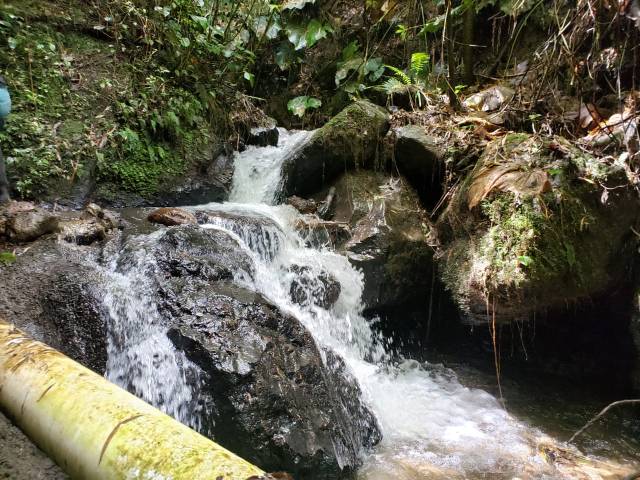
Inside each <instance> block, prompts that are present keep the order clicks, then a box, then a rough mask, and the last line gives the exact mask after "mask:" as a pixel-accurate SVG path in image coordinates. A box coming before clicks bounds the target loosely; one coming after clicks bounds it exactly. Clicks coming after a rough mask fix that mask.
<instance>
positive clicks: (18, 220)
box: [5, 208, 58, 242]
mask: <svg viewBox="0 0 640 480" xmlns="http://www.w3.org/2000/svg"><path fill="white" fill-rule="evenodd" d="M57 227H58V218H57V217H56V216H55V215H53V214H51V213H49V212H47V211H46V210H42V209H40V208H36V209H34V210H29V211H20V212H17V213H16V214H15V215H13V216H9V218H8V220H7V222H6V226H5V232H6V234H7V236H8V237H9V239H10V240H11V241H14V242H29V241H33V240H35V239H37V238H40V237H42V236H43V235H46V234H48V233H53V232H54V231H55V230H56V228H57Z"/></svg>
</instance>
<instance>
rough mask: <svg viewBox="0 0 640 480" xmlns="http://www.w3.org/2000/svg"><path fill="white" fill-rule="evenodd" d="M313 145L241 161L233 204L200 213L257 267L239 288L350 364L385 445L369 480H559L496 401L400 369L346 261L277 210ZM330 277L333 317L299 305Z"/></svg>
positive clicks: (369, 464) (430, 373) (452, 381)
mask: <svg viewBox="0 0 640 480" xmlns="http://www.w3.org/2000/svg"><path fill="white" fill-rule="evenodd" d="M307 135H308V134H306V133H304V132H303V133H287V132H284V131H283V132H282V134H281V138H283V143H284V144H283V145H282V146H281V147H279V148H275V147H266V148H250V149H247V150H246V151H244V152H242V153H238V154H237V155H236V157H235V165H236V174H235V176H234V185H233V190H232V195H231V198H230V202H229V203H226V204H216V203H212V204H208V205H202V206H198V207H194V209H197V210H205V211H209V212H210V213H211V214H210V220H209V223H208V224H206V225H203V228H216V229H222V230H225V231H227V232H228V233H229V234H232V235H234V236H235V237H236V238H237V239H238V241H239V242H241V244H242V245H243V247H244V249H245V250H246V251H247V253H248V254H249V255H250V256H251V257H252V258H253V261H254V263H255V267H256V274H255V275H254V278H253V279H247V278H246V276H243V277H239V278H237V279H236V281H237V282H238V283H242V284H246V285H247V286H248V287H250V288H252V289H254V290H256V291H259V292H260V293H262V294H263V295H264V296H265V297H266V298H268V299H269V300H270V301H271V302H273V303H274V304H275V305H277V306H278V307H279V308H280V309H281V310H282V311H284V312H287V313H289V314H291V315H294V316H295V317H296V318H298V319H299V320H300V321H301V322H302V323H303V324H304V325H305V326H306V327H307V328H308V329H309V331H310V332H311V333H312V335H313V337H314V339H315V341H316V342H317V343H318V344H319V345H321V346H323V347H326V348H329V349H332V350H333V351H335V352H336V353H338V354H339V355H340V356H342V358H343V359H344V360H345V362H346V364H347V365H348V367H349V368H350V370H351V371H352V373H353V374H354V376H355V378H356V379H357V380H358V382H359V384H360V387H361V388H362V390H363V395H364V397H365V401H366V402H367V403H368V404H369V406H370V407H371V408H372V410H373V411H374V413H375V415H376V416H377V418H378V420H379V422H380V425H381V428H382V433H383V436H384V437H383V441H382V443H381V445H379V447H378V448H377V449H376V451H375V452H373V453H371V454H370V455H369V458H368V459H367V461H366V462H365V467H364V468H363V470H362V472H361V478H365V479H386V478H389V479H391V478H394V479H395V478H401V475H400V474H399V472H401V471H403V469H405V470H406V469H407V468H409V467H408V466H410V470H411V471H413V472H419V471H423V469H424V468H426V466H429V468H431V467H432V466H433V467H437V468H438V469H440V470H441V471H446V472H449V474H451V475H463V476H464V477H465V478H473V476H474V475H477V477H476V478H485V477H484V476H483V475H486V474H487V473H488V472H494V473H495V472H497V471H499V472H501V473H504V474H506V475H508V474H513V475H515V474H518V473H521V472H523V471H527V472H529V473H531V474H535V475H536V478H554V477H553V476H548V477H547V476H546V473H545V472H546V469H547V468H548V467H547V466H545V463H544V461H543V460H542V458H541V457H540V456H539V455H538V453H537V452H536V446H535V445H536V441H537V440H540V439H542V438H543V436H542V434H541V433H540V432H538V431H536V430H534V429H531V428H529V427H528V426H526V425H525V424H523V423H521V422H519V421H517V420H516V419H515V418H513V417H512V416H510V415H509V414H508V413H507V412H506V411H505V410H504V409H503V408H502V407H501V405H500V404H499V402H498V401H497V400H496V399H495V398H494V397H493V396H491V395H489V394H488V393H486V392H484V391H482V390H477V389H469V388H466V387H464V386H463V385H461V384H460V382H459V381H458V379H457V378H456V376H455V374H454V373H453V372H452V371H450V370H448V369H445V368H443V367H441V366H437V365H429V364H426V363H419V362H416V361H412V360H402V361H400V362H396V363H394V362H393V361H392V358H391V357H390V355H389V354H388V353H387V351H386V349H385V342H384V339H383V338H381V337H380V335H378V334H377V333H376V332H375V331H374V330H373V328H372V327H371V325H370V322H369V321H368V320H367V319H365V318H364V316H363V314H362V311H363V308H364V306H363V305H362V301H361V298H362V291H363V278H362V275H361V274H360V273H359V272H358V271H356V270H355V269H354V267H353V266H352V265H351V264H350V263H349V262H348V260H347V258H346V257H345V256H343V255H340V254H338V253H336V252H333V251H331V250H330V249H328V248H319V249H315V248H309V247H308V246H306V245H305V241H304V238H302V237H301V236H300V234H299V233H298V232H297V231H296V229H295V223H296V219H297V218H298V213H297V212H296V211H295V210H294V209H293V208H292V207H289V206H286V205H271V204H272V203H273V202H274V201H275V200H274V199H275V197H276V194H277V191H278V186H279V184H280V182H281V179H280V171H281V164H282V161H283V159H284V158H286V156H287V154H288V153H289V152H290V150H291V149H292V148H295V147H296V146H297V145H298V144H299V142H301V141H304V139H305V138H306V137H307ZM246 219H252V221H250V222H247V221H246ZM248 225H251V226H248ZM256 225H257V227H256ZM302 276H304V278H301V277H302ZM323 276H325V277H326V276H329V277H330V278H333V279H335V280H336V281H337V282H338V283H339V285H340V294H339V297H338V300H337V302H336V303H335V304H334V305H332V306H330V308H328V309H327V308H326V306H324V307H323V306H322V305H320V303H321V302H317V301H308V302H302V303H300V302H298V303H296V302H295V301H294V300H293V299H292V295H291V286H292V283H293V282H295V283H296V285H297V288H303V289H304V290H305V292H304V293H305V297H306V298H311V299H313V298H318V297H319V296H321V295H322V293H323V290H324V289H325V288H326V286H325V285H324V284H323V283H322V282H321V281H319V279H321V278H323ZM406 478H420V477H418V476H415V475H413V474H412V475H410V476H407V477H406ZM505 478H511V477H505ZM555 478H557V477H555Z"/></svg>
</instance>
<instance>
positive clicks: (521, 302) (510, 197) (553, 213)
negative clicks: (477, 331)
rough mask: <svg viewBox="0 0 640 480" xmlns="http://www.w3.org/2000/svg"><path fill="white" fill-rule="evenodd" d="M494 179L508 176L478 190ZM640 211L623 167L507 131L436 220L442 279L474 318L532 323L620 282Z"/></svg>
mask: <svg viewBox="0 0 640 480" xmlns="http://www.w3.org/2000/svg"><path fill="white" fill-rule="evenodd" d="M499 169H501V170H499ZM487 172H489V173H488V174H487ZM491 172H493V173H495V172H509V173H508V174H505V175H511V176H510V177H509V176H502V177H497V176H495V175H494V177H492V178H491V180H492V181H493V183H489V184H484V185H480V187H483V188H480V189H479V188H478V183H477V182H478V179H479V178H481V177H482V175H485V176H487V177H488V176H489V175H490V174H491ZM522 179H524V180H525V181H523V180H522ZM531 179H534V180H531ZM527 181H529V182H530V183H527ZM536 182H537V183H536ZM492 186H493V187H494V188H491V187H492ZM612 187H615V188H612ZM478 192H480V193H478ZM481 194H482V195H481ZM472 197H473V198H472ZM639 213H640V210H639V209H638V199H637V195H636V194H634V192H633V191H632V189H631V187H630V186H628V181H627V177H626V174H625V172H624V169H622V168H621V167H617V166H613V165H609V164H607V163H605V162H604V161H603V160H602V159H598V158H595V157H593V156H590V155H588V154H586V153H584V152H583V151H581V150H579V149H577V148H576V147H574V146H572V145H571V144H570V143H569V142H567V141H566V140H564V139H561V138H541V137H538V136H532V135H527V134H510V135H507V136H506V137H504V138H502V139H498V140H495V141H493V142H491V143H490V144H489V145H488V146H487V148H486V150H485V152H484V154H483V155H482V157H481V159H480V160H479V162H478V164H477V165H476V167H475V168H474V170H473V171H472V172H471V173H470V174H469V175H468V176H467V177H466V179H465V180H464V182H463V183H462V185H461V187H460V188H458V190H457V191H456V192H455V194H454V196H453V199H452V201H451V203H450V205H449V207H448V208H447V210H446V211H445V213H444V214H443V215H442V217H441V218H440V219H439V221H438V229H439V233H440V237H441V241H442V242H443V249H442V252H441V255H440V258H441V261H440V270H441V275H442V278H443V280H444V282H445V284H446V285H447V288H448V289H449V290H450V291H451V292H452V294H453V297H454V299H455V301H456V302H457V304H458V306H459V307H460V308H461V310H462V311H463V313H464V314H465V315H466V316H467V317H468V319H469V320H470V321H478V322H486V320H487V316H493V315H494V314H495V317H496V319H497V320H499V321H510V320H513V319H523V318H527V317H529V316H530V315H531V314H533V313H534V312H536V311H543V310H547V309H553V308H555V307H558V306H564V305H566V304H568V303H571V302H573V301H576V300H579V299H583V298H587V297H592V296H595V295H599V294H603V293H605V292H606V291H607V290H608V289H611V288H613V287H615V285H616V284H618V283H619V282H621V281H622V280H623V278H624V277H625V274H626V273H627V272H626V267H627V265H628V261H627V259H628V258H629V257H630V256H631V255H632V254H633V253H632V248H633V244H634V238H633V234H632V231H631V227H633V226H634V225H635V224H636V223H637V222H638V220H639V219H640V215H639ZM626 252H628V255H627V253H626Z"/></svg>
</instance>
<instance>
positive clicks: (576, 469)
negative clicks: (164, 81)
mask: <svg viewBox="0 0 640 480" xmlns="http://www.w3.org/2000/svg"><path fill="white" fill-rule="evenodd" d="M390 122H391V123H393V119H390V118H389V116H388V114H387V113H386V112H385V110H383V109H380V108H379V107H375V106H373V105H369V104H363V103H356V104H354V105H353V106H352V107H349V108H348V109H347V110H346V111H344V112H343V113H341V114H340V115H338V116H337V117H336V118H335V119H334V120H332V121H331V122H329V123H328V124H327V125H326V126H325V127H323V128H322V129H320V130H317V131H315V132H312V133H309V132H300V133H290V132H286V131H280V132H279V135H278V136H279V137H280V140H279V141H280V143H279V145H280V146H279V147H275V146H268V145H267V146H265V145H257V146H250V147H248V148H247V149H246V150H245V151H244V152H242V153H236V154H235V157H234V159H233V161H234V165H235V174H234V177H233V183H232V184H229V185H227V186H226V187H225V188H226V189H227V190H228V191H229V192H230V194H229V197H228V198H227V200H228V201H227V202H226V203H204V204H201V205H194V206H192V207H188V208H186V209H182V210H178V209H172V208H168V209H164V210H160V211H155V212H153V211H152V210H151V209H128V210H122V211H120V212H119V213H118V214H114V213H112V212H110V211H108V210H103V209H101V208H99V207H97V206H95V205H90V206H89V207H88V208H87V209H85V210H84V211H83V212H62V213H60V212H54V211H51V209H46V208H40V207H35V206H33V205H27V204H19V203H14V204H11V205H9V206H8V207H7V208H5V209H4V210H3V212H2V216H1V217H2V221H1V222H0V227H1V230H0V231H1V232H2V234H3V235H4V237H5V238H6V239H7V241H11V242H13V243H12V244H11V245H12V246H5V247H3V249H5V250H7V249H11V250H14V249H15V255H13V254H11V255H4V256H3V261H2V263H1V264H0V275H1V278H2V280H3V288H2V290H1V291H0V316H2V317H4V318H7V319H8V320H10V321H12V322H14V323H16V324H17V325H18V326H19V327H21V328H23V329H25V330H26V331H28V332H29V333H30V334H32V335H33V336H35V337H36V338H38V339H40V340H43V341H45V342H47V343H49V344H50V345H52V346H53V347H55V348H58V349H60V350H62V351H63V352H65V353H66V354H68V355H69V356H71V357H72V358H74V359H76V360H77V361H79V362H80V363H82V364H84V365H87V366H88V367H90V368H92V369H93V370H94V371H97V372H99V373H101V374H104V375H106V376H107V378H108V379H110V380H111V381H113V382H115V383H117V384H119V385H121V386H122V387H124V388H126V389H128V390H130V391H131V392H133V393H135V394H136V395H138V396H140V397H141V398H143V399H145V400H146V401H148V402H150V403H152V404H154V405H156V406H157V407H158V408H161V409H163V410H165V411H166V412H167V413H169V414H171V415H173V416H174V417H176V418H178V419H179V420H181V421H183V422H184V423H186V424H188V425H190V426H192V427H193V428H196V429H198V430H199V431H201V432H202V433H204V434H205V435H208V436H210V437H212V438H215V439H216V440H217V441H218V442H219V443H221V444H222V445H224V446H227V447H228V448H230V449H231V450H233V451H234V452H236V453H238V454H240V455H242V456H244V457H245V458H247V459H248V460H250V461H252V462H254V463H256V464H258V465H260V466H261V467H263V468H265V469H267V470H287V471H289V472H291V473H292V474H294V476H295V477H296V478H302V479H304V478H308V479H324V478H327V479H329V478H336V479H337V478H346V477H347V476H348V475H352V474H356V472H359V473H358V475H359V476H360V477H361V478H365V479H386V478H408V479H417V478H424V477H425V476H430V478H431V477H432V478H514V476H516V475H518V476H519V478H523V475H524V478H532V479H533V478H549V479H551V478H554V479H555V478H617V477H616V475H620V472H624V471H625V469H631V468H632V467H633V462H634V461H637V460H638V459H634V458H632V457H629V456H627V455H626V454H622V455H620V456H619V457H616V458H610V459H609V460H610V461H608V462H607V461H605V460H607V459H606V458H604V459H601V460H602V461H596V459H594V458H590V457H585V456H583V455H582V454H581V453H580V452H579V451H578V450H577V449H574V447H571V446H568V445H564V444H562V443H561V440H562V439H558V438H553V437H551V436H549V435H547V434H545V430H543V429H538V428H536V427H537V425H536V424H535V421H534V423H533V424H532V423H531V419H530V418H528V419H527V420H523V419H522V418H520V417H519V416H517V415H513V414H511V413H508V412H507V411H506V410H505V409H504V408H503V405H501V404H500V402H499V401H498V399H497V398H496V396H493V395H491V394H490V393H488V392H487V390H489V391H491V392H492V393H494V387H493V385H483V384H480V385H476V384H474V383H473V382H469V381H468V380H465V379H464V376H463V379H462V381H461V380H460V379H459V378H458V377H457V375H456V374H455V372H454V371H453V370H451V369H449V368H447V367H446V366H444V365H442V364H438V363H436V362H435V361H434V359H435V360H437V359H440V361H441V359H442V358H447V355H450V354H451V353H452V351H453V354H454V355H457V356H458V358H465V359H468V358H469V356H471V357H474V356H475V358H476V359H478V358H479V359H481V360H482V362H485V363H486V361H487V360H491V362H493V360H494V351H493V350H494V349H495V348H496V347H499V346H500V345H504V346H505V347H506V346H509V347H511V353H510V354H509V356H506V358H505V355H504V354H503V355H502V362H503V364H505V363H507V364H513V365H518V364H520V362H522V359H521V357H522V356H523V355H524V356H526V360H527V365H528V366H529V367H531V368H532V369H533V371H534V372H537V373H536V374H537V375H538V376H543V375H547V374H548V372H549V371H551V370H555V373H558V372H560V373H562V368H563V367H567V370H566V371H567V372H569V373H568V375H571V376H572V378H574V379H576V378H577V379H578V380H584V379H594V378H601V377H602V376H603V374H605V376H606V373H607V372H609V373H610V372H612V371H615V373H616V375H615V379H616V380H615V388H612V394H613V393H616V394H617V393H618V392H619V393H620V394H623V393H626V392H630V388H631V384H632V382H633V378H634V376H633V375H634V373H633V372H634V365H635V362H636V355H637V347H636V346H635V344H634V343H633V337H632V335H631V333H630V332H631V326H632V325H635V324H634V323H632V321H631V320H632V318H634V317H633V315H632V312H633V303H632V299H633V291H634V285H635V281H634V278H635V277H634V275H635V273H634V268H633V261H632V259H633V257H634V255H635V253H634V248H635V242H636V239H635V236H634V233H633V230H632V228H633V227H634V225H635V223H636V221H637V211H638V210H637V209H635V208H634V207H635V206H636V203H637V198H636V197H635V196H634V195H636V194H635V192H634V191H633V189H632V188H631V187H630V186H629V185H627V184H626V183H625V180H624V178H625V177H624V169H623V168H622V167H621V166H616V165H610V164H607V163H606V162H605V163H603V162H601V161H600V160H598V159H596V158H594V157H591V156H589V155H587V154H585V153H584V152H578V151H576V150H574V149H573V148H572V147H571V146H570V145H566V144H565V143H563V141H562V140H559V139H542V140H541V139H539V138H537V137H534V136H529V135H520V136H517V137H516V136H505V137H502V138H499V139H496V140H493V141H491V142H489V143H488V144H487V145H486V147H485V150H484V152H485V153H484V154H483V156H481V157H480V161H479V162H478V163H477V164H476V166H475V167H474V168H471V169H470V168H467V167H468V163H466V164H465V162H468V160H465V158H468V156H469V155H473V152H470V151H465V152H464V155H463V154H462V153H461V152H460V151H459V150H455V149H453V146H455V145H453V146H452V145H451V144H448V143H447V142H449V141H452V140H451V139H450V137H446V138H445V137H437V136H436V137H434V136H433V135H437V133H438V132H437V130H435V131H434V132H431V133H430V135H427V134H426V133H425V132H426V129H422V130H420V131H418V130H419V129H418V130H416V128H406V127H398V126H397V125H390ZM390 126H393V127H394V128H392V129H391V130H389V129H390ZM396 127H397V128H396ZM388 132H391V133H388ZM385 135H386V137H385ZM384 138H386V140H384V141H383V139H384ZM354 139H357V141H354ZM266 143H267V144H268V143H273V142H266ZM390 152H391V154H390ZM456 152H457V153H456ZM465 155H466V157H465ZM456 162H457V163H456ZM225 164H226V163H225ZM465 165H466V166H465ZM456 169H460V170H459V171H457V173H456V175H457V178H458V180H456V181H454V183H453V184H452V185H449V184H448V183H447V178H448V176H449V175H450V174H451V172H452V171H454V170H456ZM603 192H607V195H606V198H605V196H604V195H603ZM443 194H445V197H444V199H445V200H444V202H441V201H440V197H441V196H442V195H443ZM613 212H620V214H619V215H613ZM149 214H151V215H149ZM147 217H149V219H150V220H152V221H153V222H150V221H148V220H147ZM34 239H36V240H35V241H33V240H34ZM28 242H30V243H28ZM6 245H9V244H6ZM626 258H629V259H630V260H629V261H625V259H626ZM589 299H591V300H594V299H600V300H599V301H600V302H601V303H602V305H610V307H611V308H610V309H609V310H607V309H606V308H605V309H603V310H599V311H603V312H606V311H609V312H610V315H609V316H608V317H607V318H595V315H593V312H592V314H591V315H589V314H588V312H586V310H577V309H576V308H575V307H573V306H575V305H580V304H583V303H584V302H587V301H588V300H589ZM620 305H623V307H621V308H618V309H616V306H620ZM567 306H570V308H567ZM572 309H573V310H572ZM587 310H588V309H587ZM575 312H583V313H582V314H581V315H583V317H581V316H577V315H576V313H575ZM487 319H489V322H487ZM487 323H488V324H489V327H487ZM603 323H606V328H604V327H603V326H602V325H603ZM524 325H527V327H525V326H524ZM532 325H533V326H534V327H535V331H536V334H535V335H533V337H532V336H530V335H528V334H527V333H526V332H528V330H527V328H531V326H532ZM514 326H516V327H518V328H520V330H519V331H520V334H519V336H518V337H515V338H516V340H511V341H509V340H508V335H507V334H506V333H505V334H504V335H502V333H498V332H499V331H500V332H502V331H505V332H508V331H509V330H508V329H511V330H510V331H511V332H513V331H514V330H513V327H514ZM585 327H587V328H585ZM492 332H493V333H494V337H498V339H497V341H496V343H494V344H493V345H492V344H490V343H489V344H487V342H488V340H489V341H490V340H491V335H490V334H491V333H492ZM516 332H517V330H516ZM522 332H525V334H524V335H523V334H522ZM554 332H565V334H566V335H567V340H566V342H567V343H568V344H570V345H572V350H571V352H570V355H566V353H567V352H566V351H563V349H562V348H560V347H557V346H556V347H554V343H553V342H552V341H551V340H550V339H553V337H554ZM512 338H513V337H512ZM607 340H611V343H612V344H611V345H608V344H607ZM600 344H602V346H601V348H599V349H595V348H593V347H594V346H597V345H600ZM456 349H457V350H461V349H464V350H465V354H464V355H461V354H460V352H459V351H458V352H457V353H456ZM438 351H443V352H444V351H446V355H444V356H443V357H438V356H437V355H436V356H431V357H429V355H426V354H425V352H430V353H437V352H438ZM612 351H615V355H612ZM469 354H471V355H469ZM427 357H429V358H431V360H432V362H431V363H429V362H425V361H424V360H425V359H426V358H427ZM448 358H451V357H450V356H449V357H448ZM585 359H590V360H589V361H585ZM446 362H447V363H451V362H450V360H447V361H446ZM611 378H613V377H611ZM467 385H471V386H472V387H471V388H469V387H468V386H467ZM477 387H482V388H477ZM495 393H496V394H499V392H495ZM507 397H508V396H507ZM594 413H595V412H594ZM630 428H631V429H632V430H633V429H634V428H635V426H633V425H631V427H630ZM613 435H615V433H613ZM604 441H606V438H605V440H604ZM496 472H499V475H500V476H493V477H487V475H497V474H496ZM523 472H524V473H523ZM588 475H592V476H591V477H589V476H588ZM593 475H595V476H593Z"/></svg>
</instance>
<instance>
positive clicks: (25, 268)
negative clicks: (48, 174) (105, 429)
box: [0, 238, 107, 374]
mask: <svg viewBox="0 0 640 480" xmlns="http://www.w3.org/2000/svg"><path fill="white" fill-rule="evenodd" d="M78 248H79V247H73V246H69V245H67V244H64V243H59V242H57V241H56V239H54V238H46V239H41V240H38V241H36V242H35V243H33V244H31V245H29V248H27V249H25V251H23V252H19V254H18V255H17V256H16V260H15V261H14V262H12V263H11V264H5V263H1V262H0V278H2V288H0V317H1V318H4V319H6V320H8V321H9V322H12V323H15V324H16V325H17V326H18V327H19V328H21V329H22V330H24V331H26V332H27V333H29V334H30V335H31V336H33V337H34V338H35V339H36V340H40V341H42V342H44V343H46V344H48V345H50V346H52V347H53V348H56V349H58V350H60V351H61V352H63V353H65V354H66V355H68V356H69V357H71V358H73V359H74V360H76V361H77V362H79V363H81V364H83V365H85V366H87V367H88V368H91V369H92V370H93V371H95V372H97V373H99V374H102V373H104V371H105V367H106V358H107V347H106V334H105V325H104V316H103V312H102V307H101V302H100V301H99V299H97V298H96V296H95V295H94V290H93V285H94V282H95V281H97V280H96V279H95V278H96V271H95V269H94V268H91V267H89V266H87V265H86V263H84V262H85V260H87V257H90V256H92V255H97V254H98V253H99V252H98V250H97V249H90V248H89V249H88V248H87V247H83V249H82V250H77V249H78Z"/></svg>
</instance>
